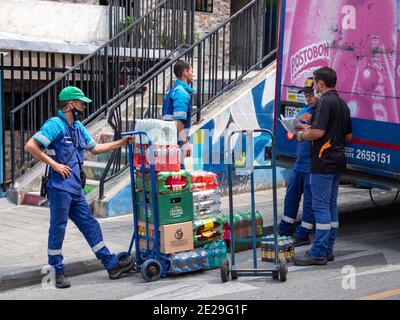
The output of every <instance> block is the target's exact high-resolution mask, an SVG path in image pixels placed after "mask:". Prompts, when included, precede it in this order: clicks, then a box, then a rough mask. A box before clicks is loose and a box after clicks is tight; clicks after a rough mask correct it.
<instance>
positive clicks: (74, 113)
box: [71, 108, 83, 122]
mask: <svg viewBox="0 0 400 320" xmlns="http://www.w3.org/2000/svg"><path fill="white" fill-rule="evenodd" d="M71 112H72V117H73V118H74V122H75V121H78V120H79V121H81V120H82V118H83V112H82V111H79V110H78V109H75V108H72V110H71Z"/></svg>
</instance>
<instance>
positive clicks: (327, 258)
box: [326, 253, 335, 262]
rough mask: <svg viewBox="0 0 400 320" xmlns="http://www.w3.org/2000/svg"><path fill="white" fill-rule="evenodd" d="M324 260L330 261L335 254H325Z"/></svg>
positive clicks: (333, 258)
mask: <svg viewBox="0 0 400 320" xmlns="http://www.w3.org/2000/svg"><path fill="white" fill-rule="evenodd" d="M326 260H327V261H328V262H332V261H334V260H335V256H334V255H333V253H328V255H327V256H326Z"/></svg>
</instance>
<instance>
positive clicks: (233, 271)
mask: <svg viewBox="0 0 400 320" xmlns="http://www.w3.org/2000/svg"><path fill="white" fill-rule="evenodd" d="M254 133H266V134H268V135H269V136H270V138H271V161H270V164H269V165H257V166H254V142H253V135H254ZM234 134H240V135H241V136H242V135H243V134H244V135H245V136H246V150H247V151H246V155H247V156H246V163H247V162H249V163H247V165H246V167H245V168H244V169H245V170H249V172H251V174H250V187H251V216H252V249H253V269H239V268H237V267H236V262H235V234H234V229H235V228H234V224H233V191H232V180H233V170H235V169H236V168H239V167H235V155H234V150H233V149H232V147H231V142H232V141H231V140H232V136H233V135H234ZM227 155H228V156H227V157H226V159H227V160H228V185H229V214H230V224H229V227H230V234H231V239H230V242H231V243H230V251H231V252H230V255H231V266H229V261H228V260H227V259H225V260H223V261H222V264H221V279H222V282H227V281H229V274H230V275H231V279H232V280H237V279H238V277H240V276H272V278H273V279H274V280H278V279H279V280H280V281H281V282H284V281H286V278H287V272H288V267H287V264H286V261H285V260H283V261H281V260H280V259H279V255H278V252H279V251H278V230H277V229H278V228H277V224H278V216H277V191H276V158H275V137H274V135H273V133H272V132H271V131H269V130H267V129H256V130H236V131H233V132H231V133H230V134H229V135H228V143H227ZM247 160H249V161H247ZM242 168H243V167H242ZM261 169H272V193H273V228H274V244H275V250H274V251H275V260H274V264H275V266H274V268H273V269H259V268H258V267H257V241H258V242H259V241H261V239H257V238H256V237H257V236H256V215H255V195H254V191H255V187H254V171H255V170H261Z"/></svg>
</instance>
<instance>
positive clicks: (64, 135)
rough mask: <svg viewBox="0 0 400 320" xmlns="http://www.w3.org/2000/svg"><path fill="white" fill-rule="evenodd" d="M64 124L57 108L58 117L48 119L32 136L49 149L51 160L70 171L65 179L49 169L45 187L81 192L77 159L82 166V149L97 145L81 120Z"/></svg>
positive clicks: (62, 116)
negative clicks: (69, 174) (48, 177)
mask: <svg viewBox="0 0 400 320" xmlns="http://www.w3.org/2000/svg"><path fill="white" fill-rule="evenodd" d="M61 118H62V119H64V120H65V121H66V122H64V121H63V120H62V119H61ZM67 123H68V120H67V118H66V117H65V115H64V113H63V112H62V111H59V112H58V116H57V117H52V118H50V119H49V120H47V121H46V122H45V124H44V125H43V126H42V128H41V129H40V130H39V131H38V132H37V133H36V134H34V135H33V137H32V138H33V139H35V140H36V141H38V142H39V143H40V144H41V145H42V146H43V147H44V148H46V149H48V150H49V152H48V153H49V155H50V157H52V158H53V159H54V161H56V162H58V163H60V164H64V165H67V166H68V167H70V168H71V171H72V174H71V176H70V177H68V178H66V179H64V178H63V177H62V176H61V175H60V174H59V173H58V172H56V171H54V170H53V169H51V168H50V179H49V183H48V188H57V189H61V190H64V191H68V192H71V193H74V194H79V195H80V194H81V193H82V184H81V178H80V169H79V164H78V161H79V162H80V163H81V166H82V165H83V160H84V152H85V149H86V150H90V149H92V148H94V147H96V142H95V141H94V139H93V138H92V137H91V136H90V134H89V132H88V131H87V130H86V128H85V127H84V125H83V124H82V122H80V121H75V122H74V123H73V125H68V124H67ZM71 135H72V136H71ZM74 141H75V146H74ZM71 155H72V156H71Z"/></svg>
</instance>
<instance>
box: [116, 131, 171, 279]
mask: <svg viewBox="0 0 400 320" xmlns="http://www.w3.org/2000/svg"><path fill="white" fill-rule="evenodd" d="M121 135H122V136H135V137H137V138H139V147H140V158H141V163H140V166H139V167H135V165H134V160H133V159H134V149H133V146H132V143H129V144H128V152H129V153H128V156H129V168H130V177H131V190H132V206H133V234H132V239H131V242H130V245H129V249H128V252H121V253H119V254H118V256H117V257H118V259H124V258H125V257H126V256H130V255H131V254H132V249H133V246H135V264H134V269H136V270H137V271H140V273H141V274H142V277H143V279H144V280H146V281H148V282H150V281H156V280H159V279H160V278H161V277H166V276H167V273H168V270H169V268H170V261H169V255H166V254H162V253H161V252H160V232H159V220H158V204H157V187H156V172H155V164H154V152H153V143H152V141H151V140H150V138H149V136H148V135H147V133H146V132H142V131H131V132H124V133H122V134H121ZM144 137H146V138H147V141H148V142H147V144H148V149H147V150H148V151H149V153H148V154H149V162H150V164H149V168H146V165H145V162H144V161H145V160H144V159H145V157H146V155H145V152H144V149H143V138H144ZM137 138H135V141H136V142H135V143H137ZM135 171H136V172H140V174H141V180H142V190H143V194H144V197H143V198H144V199H143V201H139V199H137V197H136V180H135ZM146 173H147V174H150V181H151V184H150V189H151V190H150V191H151V192H150V197H151V199H152V203H151V204H149V203H147V201H146V198H147V190H146V183H145V174H146ZM140 207H143V208H144V213H145V227H144V228H145V234H144V235H141V234H139V210H140V209H139V208H140ZM150 208H151V209H152V212H153V226H154V235H151V234H150V229H149V218H148V214H147V213H148V210H149V209H150ZM140 240H144V241H145V243H146V245H145V247H144V248H141V246H139V242H140Z"/></svg>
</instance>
